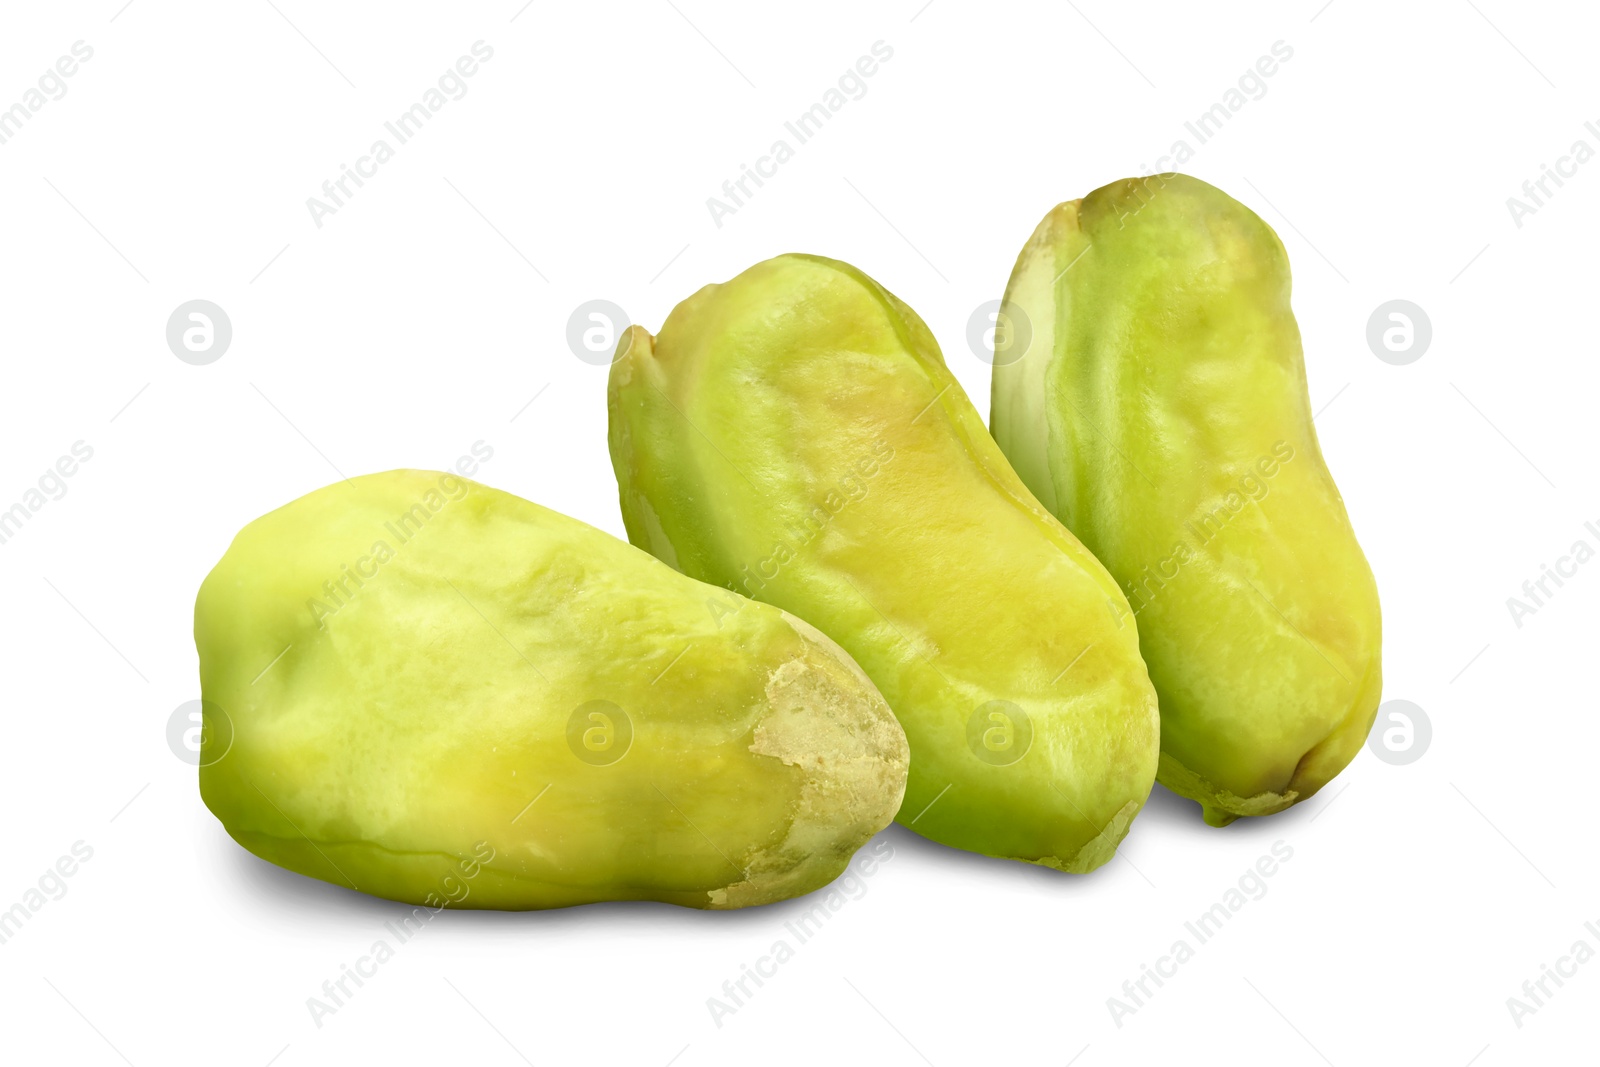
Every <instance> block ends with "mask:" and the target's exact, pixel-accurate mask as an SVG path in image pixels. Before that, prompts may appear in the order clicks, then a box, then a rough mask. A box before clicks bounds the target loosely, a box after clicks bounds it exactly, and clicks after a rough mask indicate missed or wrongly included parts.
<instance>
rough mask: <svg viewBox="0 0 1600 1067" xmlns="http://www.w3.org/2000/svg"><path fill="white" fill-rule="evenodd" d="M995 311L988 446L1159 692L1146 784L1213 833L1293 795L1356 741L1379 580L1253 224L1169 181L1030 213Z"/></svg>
mask: <svg viewBox="0 0 1600 1067" xmlns="http://www.w3.org/2000/svg"><path fill="white" fill-rule="evenodd" d="M1002 314H1010V315H1023V316H1026V319H1027V321H1028V323H1029V324H1030V326H1031V327H1032V342H1031V346H1030V349H1029V351H1028V352H1027V353H1026V354H1025V355H1024V356H1023V357H1022V358H1021V359H1019V360H1017V361H1016V362H1014V363H1011V364H1009V365H1006V366H996V367H995V369H994V378H993V383H994V393H993V401H994V402H993V415H992V424H993V428H994V436H995V440H997V441H998V442H999V443H1000V447H1001V448H1002V449H1004V450H1005V453H1006V455H1007V456H1008V457H1010V459H1011V462H1012V464H1013V465H1014V466H1015V467H1016V470H1017V473H1018V474H1020V475H1021V476H1022V480H1023V481H1025V482H1026V483H1027V484H1028V487H1029V488H1030V489H1032V490H1033V492H1034V494H1035V495H1036V496H1037V497H1038V498H1039V499H1040V500H1041V501H1042V502H1043V503H1044V504H1045V505H1046V506H1047V507H1049V508H1050V509H1051V510H1052V511H1054V512H1055V514H1056V515H1057V516H1058V517H1060V519H1061V521H1062V522H1064V523H1065V524H1066V525H1067V526H1068V528H1070V529H1071V530H1072V531H1073V533H1075V534H1077V535H1078V537H1079V538H1080V539H1081V540H1082V541H1083V543H1084V544H1085V545H1087V546H1089V548H1090V549H1092V550H1093V551H1094V553H1095V555H1097V556H1098V557H1099V558H1100V560H1101V562H1103V563H1104V564H1105V565H1106V567H1107V568H1108V569H1109V570H1110V571H1111V573H1112V574H1113V575H1115V576H1116V578H1117V581H1118V582H1119V583H1120V584H1121V586H1122V588H1123V590H1124V592H1125V593H1126V594H1127V596H1128V600H1129V602H1130V604H1131V605H1132V606H1133V609H1134V611H1135V613H1136V615H1137V616H1138V621H1139V638H1140V645H1141V647H1142V648H1143V651H1144V658H1145V662H1146V663H1148V664H1149V667H1150V677H1151V679H1152V680H1153V681H1154V682H1155V685H1156V690H1157V692H1158V693H1159V694H1160V696H1161V773H1160V777H1159V780H1160V781H1161V782H1162V784H1164V785H1166V786H1167V787H1169V788H1170V789H1172V790H1174V791H1175V792H1178V793H1181V794H1182V795H1184V796H1187V797H1190V798H1192V799H1194V800H1197V801H1199V802H1200V804H1201V805H1202V807H1203V808H1204V812H1205V817H1206V821H1207V822H1210V823H1212V824H1213V825H1217V826H1221V825H1225V824H1227V823H1228V822H1231V821H1232V820H1233V819H1234V818H1235V817H1237V816H1240V815H1266V814H1270V813H1272V812H1275V811H1280V810H1282V809H1284V808H1286V807H1288V806H1289V805H1291V804H1293V803H1296V802H1297V801H1300V800H1304V799H1305V798H1307V797H1309V796H1311V795H1312V794H1313V793H1315V792H1316V791H1317V790H1318V789H1320V788H1321V787H1322V786H1323V785H1325V784H1326V783H1327V782H1328V781H1329V780H1330V779H1331V778H1333V776H1334V775H1336V774H1338V773H1339V771H1340V770H1342V769H1343V768H1344V766H1345V765H1346V764H1347V763H1349V762H1350V760H1351V759H1352V758H1353V757H1354V756H1355V754H1356V753H1357V752H1359V751H1360V749H1361V746H1362V743H1363V741H1364V739H1365V738H1366V735H1367V731H1368V729H1369V728H1370V727H1371V725H1372V720H1373V715H1374V714H1375V712H1376V710H1377V706H1378V695H1379V691H1380V689H1381V685H1382V680H1381V669H1380V665H1379V660H1380V621H1379V614H1378V593H1377V587H1376V585H1375V583H1374V582H1373V577H1372V571H1371V569H1370V568H1369V567H1368V566H1367V561H1366V558H1365V557H1364V556H1363V555H1362V553H1361V547H1360V546H1359V545H1358V544H1357V543H1356V538H1355V533H1354V531H1353V530H1352V529H1351V526H1350V520H1349V517H1348V516H1347V515H1346V514H1345V507H1344V501H1343V499H1342V498H1341V497H1340V495H1339V490H1338V488H1337V487H1336V486H1335V485H1334V483H1333V478H1332V477H1331V476H1330V475H1329V473H1328V468H1327V466H1326V465H1325V464H1324V463H1323V459H1322V453H1321V450H1320V449H1319V448H1318V446H1317V435H1316V431H1315V429H1314V428H1313V426H1312V413H1311V406H1310V402H1309V399H1308V394H1307V390H1306V376H1305V364H1304V361H1303V359H1302V356H1301V347H1300V331H1299V328H1298V327H1297V326H1296V324H1295V320H1294V314H1293V313H1292V312H1291V310H1290V308H1289V263H1288V257H1287V254H1286V253H1285V251H1284V248H1283V244H1282V242H1280V241H1279V240H1278V237H1277V235H1276V234H1275V233H1273V231H1272V229H1271V227H1269V226H1268V225H1267V224H1266V223H1265V222H1263V221H1262V220H1261V219H1260V218H1258V217H1257V216H1256V215H1255V214H1254V213H1253V212H1252V211H1250V210H1249V209H1248V208H1246V207H1245V206H1244V205H1242V204H1240V203H1239V202H1237V201H1236V200H1234V199H1233V198H1231V197H1229V196H1228V195H1227V194H1225V193H1223V192H1221V191H1220V190H1218V189H1215V188H1212V187H1211V186H1209V185H1207V184H1205V183H1204V182H1201V181H1198V180H1196V179H1194V178H1189V177H1185V176H1183V175H1179V174H1168V175H1157V176H1153V177H1150V178H1140V179H1131V180H1128V181H1122V182H1117V183H1115V184H1112V185H1108V186H1106V187H1105V188H1103V189H1098V190H1096V191H1095V192H1093V193H1090V194H1089V195H1088V196H1087V197H1085V198H1083V199H1082V200H1075V201H1072V202H1071V203H1066V204H1062V205H1060V206H1059V207H1057V208H1055V209H1054V210H1053V211H1051V212H1050V214H1048V215H1047V216H1045V219H1044V221H1043V222H1041V223H1040V224H1039V227H1038V229H1037V230H1036V231H1035V232H1034V234H1033V237H1032V238H1031V239H1029V241H1028V243H1027V246H1026V247H1025V248H1024V249H1023V250H1022V255H1021V256H1020V257H1019V258H1018V260H1017V265H1016V268H1015V270H1014V271H1013V272H1012V275H1011V281H1010V284H1009V285H1008V286H1007V288H1006V297H1005V307H1004V308H1003V309H1002Z"/></svg>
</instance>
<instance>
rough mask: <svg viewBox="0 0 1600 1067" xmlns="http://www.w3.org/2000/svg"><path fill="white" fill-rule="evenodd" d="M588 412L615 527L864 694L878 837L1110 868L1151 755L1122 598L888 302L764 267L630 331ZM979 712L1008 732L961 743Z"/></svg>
mask: <svg viewBox="0 0 1600 1067" xmlns="http://www.w3.org/2000/svg"><path fill="white" fill-rule="evenodd" d="M610 409H611V435H610V436H611V458H612V463H613V465H614V467H615V468H616V472H617V480H618V483H619V486H620V490H621V501H622V513H623V517H624V520H625V522H626V525H627V529H628V535H629V538H630V539H631V540H632V541H633V542H634V543H635V544H637V545H640V546H642V547H646V548H648V549H649V550H650V551H651V552H653V553H655V554H656V555H657V556H659V557H660V558H662V559H663V560H666V561H667V562H669V563H672V564H673V565H674V566H676V567H677V568H678V569H680V570H682V571H683V572H684V573H685V574H688V575H691V576H693V577H696V578H700V579H702V580H704V581H707V582H712V583H715V584H718V585H722V586H725V587H727V588H729V589H736V590H738V591H739V592H741V593H745V594H747V595H749V596H752V597H755V598H756V599H758V600H764V601H767V602H769V603H772V604H776V605H778V606H780V607H782V608H784V609H785V610H787V611H792V612H794V613H795V614H796V615H800V616H801V617H803V618H805V619H806V620H807V621H809V622H811V623H813V624H814V625H816V626H817V627H818V628H819V629H821V630H822V631H823V632H824V633H827V634H828V635H829V636H830V637H832V638H833V639H834V640H836V641H838V642H839V644H841V645H842V646H844V648H845V649H846V650H847V651H848V652H849V653H850V654H851V656H852V657H854V659H855V660H856V662H857V663H859V664H860V665H861V667H862V669H863V670H865V671H866V672H867V674H868V675H869V676H871V678H872V680H873V681H874V682H875V683H876V684H877V686H878V688H879V690H880V691H881V692H882V693H883V695H884V696H885V697H886V698H887V699H888V701H889V705H890V707H892V708H893V709H894V710H895V713H896V715H897V716H898V717H899V719H900V722H901V724H902V725H904V727H905V729H906V734H907V736H908V738H909V739H910V743H911V773H910V779H909V781H908V784H907V787H906V794H905V802H904V804H903V805H902V807H901V809H900V814H899V819H900V821H901V822H902V823H904V824H906V825H907V826H909V827H910V828H911V829H912V830H914V831H916V832H917V833H919V834H922V835H924V836H926V837H928V838H931V839H933V840H935V841H939V842H942V843H944V844H947V845H953V846H955V847H957V848H963V849H968V850H971V851H974V852H980V853H984V854H986V855H990V856H997V857H1005V858H1012V859H1020V860H1025V861H1028V862H1032V863H1039V864H1044V865H1046V866H1050V867H1054V868H1057V869H1060V870H1067V871H1078V872H1081V871H1087V870H1091V869H1093V868H1095V867H1097V866H1099V865H1101V864H1103V863H1105V862H1106V861H1108V860H1109V859H1110V858H1111V856H1112V855H1113V854H1114V852H1115V850H1116V846H1117V844H1118V842H1120V841H1121V839H1122V837H1123V835H1124V834H1125V833H1126V832H1127V829H1128V825H1129V823H1130V822H1131V821H1132V819H1133V817H1134V816H1135V815H1136V814H1137V813H1138V811H1139V810H1140V808H1141V807H1142V806H1143V804H1144V802H1145V800H1146V798H1147V797H1148V796H1149V792H1150V789H1151V787H1152V784H1153V780H1154V776H1155V770H1156V760H1157V754H1158V746H1159V721H1158V718H1157V713H1156V708H1155V694H1154V690H1153V689H1152V687H1151V685H1150V682H1149V678H1148V676H1147V675H1146V672H1145V668H1144V664H1143V662H1142V661H1141V660H1140V658H1139V654H1138V642H1137V637H1136V635H1135V633H1134V628H1133V625H1132V619H1131V616H1130V615H1129V614H1128V608H1127V605H1126V602H1125V600H1124V599H1123V597H1122V594H1121V593H1120V592H1119V591H1118V590H1117V588H1116V584H1115V583H1114V582H1113V580H1112V579H1111V577H1110V576H1109V575H1108V574H1107V573H1106V572H1105V570H1104V569H1103V568H1102V567H1101V566H1100V564H1099V563H1098V562H1097V561H1096V560H1095V559H1094V557H1093V556H1092V555H1090V554H1089V552H1088V551H1087V550H1086V549H1084V547H1083V546H1082V545H1080V544H1079V543H1078V542H1077V540H1076V539H1075V538H1073V536H1072V535H1071V534H1070V533H1068V532H1067V530H1066V529H1065V528H1064V527H1063V526H1062V525H1061V524H1060V523H1059V522H1057V521H1056V520H1055V519H1054V518H1053V517H1052V516H1051V515H1050V514H1049V513H1048V512H1046V511H1045V510H1044V508H1042V507H1041V506H1040V505H1039V503H1038V502H1037V501H1035V500H1034V499H1033V497H1032V495H1031V494H1029V493H1028V491H1027V490H1026V489H1025V488H1024V487H1023V485H1022V483H1021V482H1020V481H1019V480H1018V478H1017V476H1016V474H1015V473H1014V472H1013V471H1012V470H1011V467H1010V466H1009V464H1007V463H1006V461H1005V458H1004V457H1003V456H1002V455H1001V454H1000V450H999V449H998V448H997V447H995V444H994V441H993V440H992V439H991V438H990V437H989V435H988V433H987V432H986V430H985V428H984V426H983V423H982V420H981V418H980V417H979V415H978V414H977V412H976V411H975V410H974V409H973V407H972V404H971V403H970V401H968V399H967V397H966V394H965V393H963V392H962V390H961V387H960V386H959V385H958V384H957V382H956V380H955V378H954V377H953V376H952V375H951V374H950V372H949V370H948V369H947V368H946V366H945V364H944V359H943V357H942V356H941V355H940V352H939V348H938V345H937V344H936V343H935V342H934V339H933V337H932V335H931V334H930V333H929V332H928V329H927V327H926V326H925V325H924V324H923V322H922V320H921V319H919V318H918V317H917V315H916V314H915V313H914V312H913V311H911V309H910V308H908V307H906V306H905V305H904V304H903V303H901V302H900V301H899V300H897V299H896V298H895V297H894V296H892V295H891V294H890V293H889V292H888V291H886V290H885V289H883V288H882V287H881V286H879V285H878V284H877V283H876V282H874V281H873V280H872V279H871V278H869V277H867V276H866V275H865V274H864V273H862V272H861V271H859V270H857V269H855V268H854V267H851V266H849V265H848V264H845V263H840V262H837V261H835V260H830V259H824V258H821V257H818V256H806V255H786V256H780V257H778V258H776V259H772V260H768V261H766V262H763V263H760V264H757V265H756V266H754V267H751V268H750V269H749V270H747V271H745V272H744V273H743V274H741V275H739V276H738V277H737V278H734V279H733V280H732V281H729V282H727V283H725V284H722V285H712V286H707V287H706V288H704V289H702V290H701V291H700V292H698V293H696V294H695V295H694V296H692V297H690V298H689V299H688V300H685V301H684V302H683V303H681V304H679V305H678V306H677V308H676V309H674V310H673V312H672V314H671V315H670V316H669V317H668V318H667V321H666V323H665V325H663V326H662V328H661V331H660V334H659V336H658V337H654V338H652V337H651V336H650V334H649V333H647V332H646V331H645V330H643V329H642V328H639V327H633V328H632V329H631V330H630V332H629V334H628V335H627V336H626V337H624V338H623V339H622V341H621V344H620V345H619V358H618V359H617V361H616V362H615V363H614V364H613V365H612V371H611V386H610ZM996 700H1001V701H1008V702H1010V703H1011V705H1014V707H1015V708H1016V709H1020V710H1021V713H1022V717H1023V718H1025V724H1023V728H1021V729H1019V728H1017V724H1016V722H1015V720H1017V718H1018V717H1017V716H1015V715H1008V716H1007V718H1008V719H1011V720H1014V721H1013V723H1012V726H1013V729H1012V732H1011V734H1010V736H1009V738H1008V737H1007V736H1006V734H1005V732H1004V731H1005V724H1004V721H1003V720H996V722H998V723H1000V725H997V726H995V731H996V732H995V733H993V734H991V733H989V732H987V727H988V726H989V725H990V720H987V719H984V720H982V721H981V723H980V726H983V727H984V728H985V729H980V730H977V731H974V730H972V723H973V719H974V715H975V713H976V712H978V710H979V709H980V708H982V707H983V706H984V705H985V704H988V703H989V702H991V701H996ZM1028 729H1031V741H1028V742H1027V743H1026V744H1024V741H1023V740H1021V738H1023V736H1024V733H1025V732H1027V730H1028ZM973 736H977V737H979V738H980V739H981V738H988V737H991V736H992V737H995V738H996V739H997V740H998V742H999V749H1000V750H999V752H998V753H992V752H990V751H989V750H988V749H987V748H986V747H985V746H984V745H983V744H982V743H979V744H977V745H975V744H974V743H973V741H972V740H971V737H973ZM1008 742H1009V744H1008ZM1017 752H1021V756H1020V758H1013V757H1014V754H1015V753H1017ZM980 753H983V755H980ZM984 755H988V756H989V758H987V759H986V758H984Z"/></svg>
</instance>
